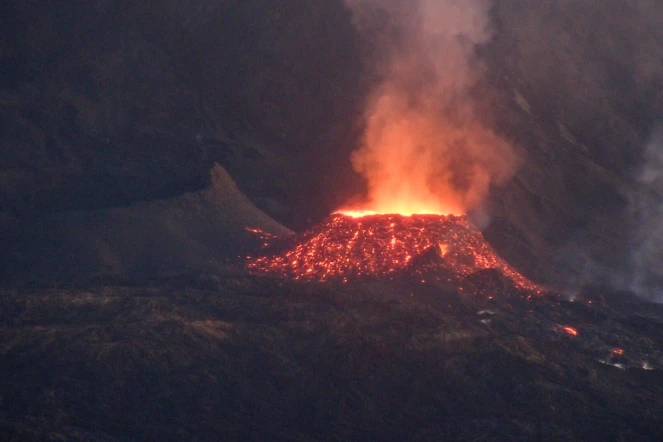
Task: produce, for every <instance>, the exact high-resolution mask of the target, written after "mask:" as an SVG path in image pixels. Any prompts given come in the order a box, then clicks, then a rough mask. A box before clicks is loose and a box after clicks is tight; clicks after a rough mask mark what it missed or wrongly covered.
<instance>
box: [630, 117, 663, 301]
mask: <svg viewBox="0 0 663 442" xmlns="http://www.w3.org/2000/svg"><path fill="white" fill-rule="evenodd" d="M639 184H640V188H639V190H638V191H637V192H636V193H635V194H634V195H633V196H632V205H633V212H634V213H633V216H634V222H635V225H636V226H637V228H636V229H635V236H634V241H633V245H632V247H631V263H632V266H633V269H632V274H633V275H632V282H631V289H632V290H633V291H635V292H636V293H639V294H641V295H644V296H646V297H648V298H651V299H653V300H656V301H663V268H662V267H661V262H663V127H659V128H658V129H657V130H655V131H654V133H653V135H652V137H651V139H650V141H649V143H648V144H647V147H646V149H645V153H644V165H643V167H642V170H641V172H640V176H639Z"/></svg>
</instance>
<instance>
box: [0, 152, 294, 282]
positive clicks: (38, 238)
mask: <svg viewBox="0 0 663 442" xmlns="http://www.w3.org/2000/svg"><path fill="white" fill-rule="evenodd" d="M210 175H211V178H210V179H211V186H210V187H209V188H208V189H204V190H201V191H198V192H192V193H185V194H184V195H181V196H178V197H175V198H170V199H166V200H156V201H150V202H138V203H135V204H132V205H130V206H128V207H122V208H115V209H105V210H95V211H78V212H65V213H60V214H56V215H50V216H43V217H38V218H36V219H33V220H24V221H22V223H21V224H17V225H14V226H13V227H11V228H8V229H7V230H6V231H5V234H6V236H5V237H6V238H8V241H7V242H6V243H5V246H6V248H5V250H4V253H3V257H2V262H3V265H2V277H3V279H5V280H7V281H12V282H17V281H21V279H24V278H25V279H26V280H36V281H39V282H46V283H49V282H51V281H59V280H70V279H79V278H86V277H90V276H96V275H102V274H119V275H133V274H140V275H147V274H154V273H155V272H156V273H158V272H172V271H182V270H183V269H185V268H198V269H200V268H204V267H215V266H218V265H219V264H220V263H222V262H224V261H225V260H227V259H229V258H234V257H235V256H236V255H237V254H238V253H240V251H242V250H244V249H245V248H246V247H249V246H251V245H252V244H253V240H252V239H253V237H252V236H251V235H250V234H249V233H248V232H247V230H246V229H247V228H253V229H260V230H263V231H265V232H269V233H271V234H274V235H285V236H287V235H289V234H291V233H292V232H290V231H289V230H288V229H286V228H285V227H283V226H281V225H280V224H278V223H277V222H276V221H274V220H273V219H271V218H270V217H269V216H267V215H266V214H265V213H264V212H262V211H261V210H260V209H258V208H257V207H256V206H255V205H254V204H253V203H252V202H251V201H249V200H248V198H247V197H246V196H245V195H244V194H243V193H242V192H241V191H240V190H239V189H238V188H237V186H236V184H235V182H234V181H233V179H232V178H231V177H230V175H229V174H228V172H226V171H225V170H224V169H223V168H222V167H221V166H219V165H218V164H217V165H215V166H214V167H213V168H212V170H211V172H210Z"/></svg>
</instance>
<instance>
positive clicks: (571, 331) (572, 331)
mask: <svg viewBox="0 0 663 442" xmlns="http://www.w3.org/2000/svg"><path fill="white" fill-rule="evenodd" d="M562 330H564V331H565V332H566V333H567V334H569V335H571V336H578V330H576V329H575V328H573V327H570V326H568V325H565V326H564V327H562Z"/></svg>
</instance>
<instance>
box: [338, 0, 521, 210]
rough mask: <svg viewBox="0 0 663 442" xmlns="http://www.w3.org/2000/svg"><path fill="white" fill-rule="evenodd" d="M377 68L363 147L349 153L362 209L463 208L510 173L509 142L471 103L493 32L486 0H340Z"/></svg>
mask: <svg viewBox="0 0 663 442" xmlns="http://www.w3.org/2000/svg"><path fill="white" fill-rule="evenodd" d="M345 2H346V4H347V5H348V6H349V7H350V8H351V9H352V10H353V12H354V24H355V26H356V27H357V29H358V31H359V32H360V33H361V34H362V35H363V36H364V38H365V39H366V40H368V41H369V45H370V47H371V51H369V54H368V55H367V62H368V63H371V64H372V65H373V67H374V68H376V69H377V71H378V77H379V80H378V81H377V83H376V86H375V87H374V89H373V90H372V94H371V97H370V100H369V102H368V105H367V108H366V111H365V133H364V139H363V144H362V146H361V147H360V148H359V149H358V150H356V151H355V152H354V153H353V155H352V158H351V161H352V165H353V167H354V169H355V170H356V171H357V172H359V173H360V174H361V175H362V176H363V177H364V178H365V179H366V181H367V185H368V196H367V201H364V202H362V203H363V204H364V205H365V206H367V207H365V208H367V209H369V210H376V211H379V212H399V213H404V212H411V213H412V212H428V211H437V212H444V213H456V214H460V213H466V212H467V211H470V210H476V209H479V208H480V207H481V205H482V202H483V201H484V199H485V197H486V196H487V194H488V192H489V190H490V188H491V187H492V186H494V185H499V184H503V183H504V182H505V181H506V180H508V179H509V178H510V177H511V176H512V175H513V173H514V172H515V169H516V166H517V163H518V160H517V156H516V154H515V153H514V151H513V149H512V148H511V146H510V145H509V143H507V142H506V141H505V140H503V139H501V138H500V137H498V136H497V135H496V134H495V133H494V132H493V131H492V130H491V128H490V127H489V126H488V125H487V124H486V122H485V121H483V120H482V117H480V116H479V115H478V112H477V111H476V109H477V106H476V104H477V103H476V99H475V97H474V96H473V89H474V88H475V86H476V85H477V84H478V82H479V81H480V80H481V78H482V76H483V71H484V67H483V66H482V64H481V62H480V61H479V60H478V59H477V57H475V53H474V51H475V47H476V45H479V44H484V43H487V42H489V41H490V40H491V38H492V30H491V25H490V20H489V15H488V12H489V8H490V2H489V1H485V0H464V1H460V0H414V1H412V0H408V1H405V0H388V1H384V0H380V1H379V0H345Z"/></svg>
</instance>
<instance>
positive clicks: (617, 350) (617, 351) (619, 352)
mask: <svg viewBox="0 0 663 442" xmlns="http://www.w3.org/2000/svg"><path fill="white" fill-rule="evenodd" d="M612 354H614V355H617V356H621V355H623V354H624V349H622V348H613V349H612Z"/></svg>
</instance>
